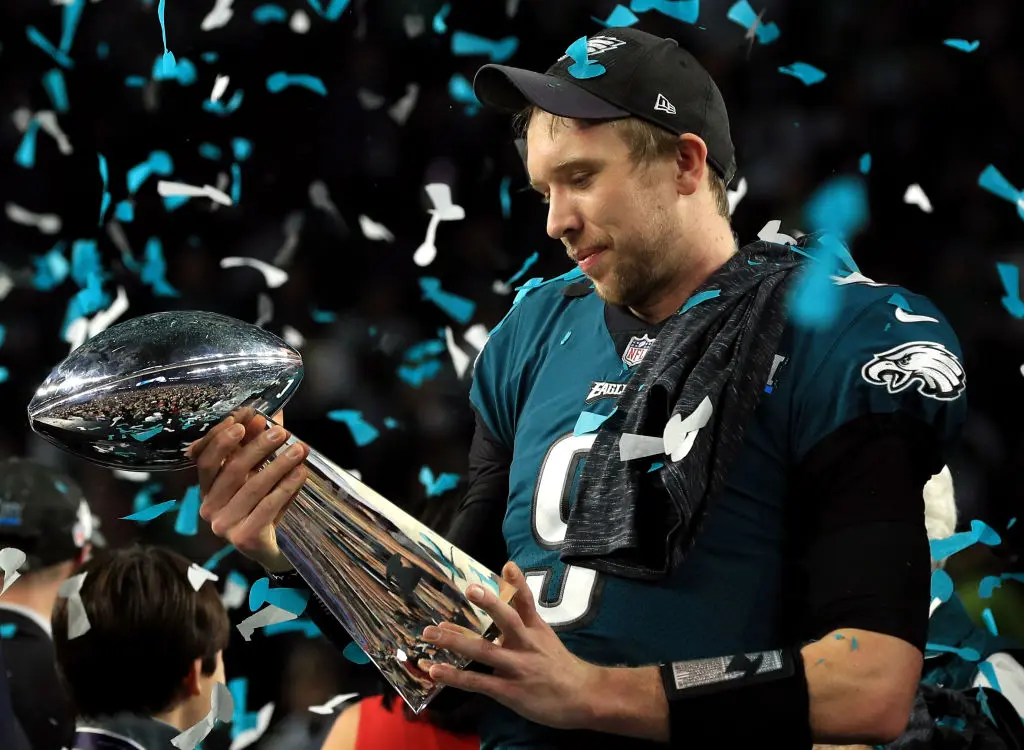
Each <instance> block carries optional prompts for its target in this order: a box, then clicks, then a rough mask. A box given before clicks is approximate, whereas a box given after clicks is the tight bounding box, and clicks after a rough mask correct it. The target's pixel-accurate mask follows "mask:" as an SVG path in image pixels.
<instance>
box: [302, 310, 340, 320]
mask: <svg viewBox="0 0 1024 750" xmlns="http://www.w3.org/2000/svg"><path fill="white" fill-rule="evenodd" d="M309 317H311V318H312V319H313V322H314V323H334V322H336V321H337V320H338V313H336V312H334V311H333V310H317V309H315V308H314V309H311V310H310V311H309Z"/></svg>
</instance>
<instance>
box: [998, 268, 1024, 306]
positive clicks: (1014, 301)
mask: <svg viewBox="0 0 1024 750" xmlns="http://www.w3.org/2000/svg"><path fill="white" fill-rule="evenodd" d="M996 271H997V272H998V273H999V280H1000V281H1001V282H1002V283H1003V290H1004V291H1005V292H1006V294H1005V295H1004V296H1003V297H1002V298H1001V299H1000V300H999V301H1000V302H1002V303H1003V307H1005V308H1006V311H1007V312H1008V313H1010V315H1012V316H1013V317H1015V318H1017V319H1018V320H1020V319H1021V318H1024V301H1022V300H1021V298H1020V270H1019V269H1018V268H1017V266H1014V265H1011V264H1009V263H996Z"/></svg>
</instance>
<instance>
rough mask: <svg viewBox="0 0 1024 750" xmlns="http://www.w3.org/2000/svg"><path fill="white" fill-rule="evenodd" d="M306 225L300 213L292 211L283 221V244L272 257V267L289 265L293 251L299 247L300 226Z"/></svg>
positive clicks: (293, 254) (304, 218)
mask: <svg viewBox="0 0 1024 750" xmlns="http://www.w3.org/2000/svg"><path fill="white" fill-rule="evenodd" d="M305 223H306V217H305V216H303V214H302V212H301V211H292V212H291V213H290V214H288V216H286V217H285V220H284V244H283V245H282V246H281V249H280V250H278V251H277V254H276V255H275V256H274V265H275V266H278V267H279V268H285V267H287V266H288V265H290V264H291V262H292V259H293V258H294V256H295V250H296V249H297V248H298V246H299V234H300V233H301V232H302V225H303V224H305Z"/></svg>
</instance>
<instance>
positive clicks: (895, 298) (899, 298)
mask: <svg viewBox="0 0 1024 750" xmlns="http://www.w3.org/2000/svg"><path fill="white" fill-rule="evenodd" d="M888 302H889V304H890V305H893V306H895V307H898V308H900V309H901V310H905V311H906V312H914V311H913V310H911V309H910V303H909V302H907V299H906V297H904V296H903V295H902V294H894V295H892V296H891V297H889V300H888Z"/></svg>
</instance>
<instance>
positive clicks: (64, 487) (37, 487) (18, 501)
mask: <svg viewBox="0 0 1024 750" xmlns="http://www.w3.org/2000/svg"><path fill="white" fill-rule="evenodd" d="M96 541H97V538H96V532H95V525H94V519H93V517H92V511H91V509H90V508H89V503H88V502H87V501H86V499H85V495H84V494H83V493H82V490H81V488H80V487H79V486H78V484H77V483H75V481H74V480H73V479H72V478H71V477H69V476H67V475H65V474H63V473H62V472H59V471H57V470H56V469H53V468H51V467H49V466H46V465H45V464H41V463H36V462H35V461H29V460H26V459H20V458H8V459H6V460H4V461H0V547H15V548H16V549H20V550H21V551H22V552H24V553H25V557H26V562H25V564H24V565H23V566H22V567H21V568H20V569H19V570H21V571H23V572H30V571H36V570H40V569H41V568H46V567H49V566H51V565H56V564H58V563H62V562H67V561H68V560H73V559H75V558H76V557H78V555H79V553H80V552H81V551H82V548H83V547H84V546H85V545H86V543H87V542H92V543H95V542H96Z"/></svg>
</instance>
